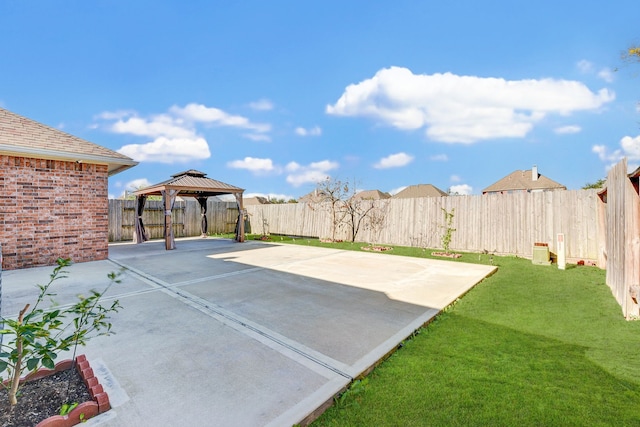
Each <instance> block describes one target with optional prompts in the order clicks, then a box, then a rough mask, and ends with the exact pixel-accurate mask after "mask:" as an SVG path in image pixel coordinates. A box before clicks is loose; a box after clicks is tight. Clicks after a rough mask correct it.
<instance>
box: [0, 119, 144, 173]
mask: <svg viewBox="0 0 640 427" xmlns="http://www.w3.org/2000/svg"><path fill="white" fill-rule="evenodd" d="M0 152H1V153H5V154H9V155H17V156H22V157H25V156H27V157H35V158H43V159H56V160H67V161H83V162H86V163H91V164H106V165H108V168H109V175H113V174H116V173H118V172H121V171H123V170H125V169H128V168H130V167H133V166H135V165H137V164H138V162H136V161H134V160H132V159H131V158H129V157H127V156H125V155H123V154H120V153H117V152H115V151H112V150H110V149H108V148H105V147H102V146H100V145H98V144H94V143H93V142H89V141H86V140H84V139H82V138H78V137H76V136H73V135H70V134H68V133H66V132H63V131H61V130H58V129H54V128H52V127H49V126H47V125H44V124H42V123H39V122H36V121H35V120H31V119H28V118H26V117H23V116H20V115H18V114H15V113H12V112H11V111H8V110H5V109H4V108H0Z"/></svg>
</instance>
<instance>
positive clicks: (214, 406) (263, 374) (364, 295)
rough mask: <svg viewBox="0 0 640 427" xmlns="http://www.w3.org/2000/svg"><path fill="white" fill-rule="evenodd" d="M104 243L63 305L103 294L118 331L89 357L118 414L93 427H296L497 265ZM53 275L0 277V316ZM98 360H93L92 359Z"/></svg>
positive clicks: (62, 296)
mask: <svg viewBox="0 0 640 427" xmlns="http://www.w3.org/2000/svg"><path fill="white" fill-rule="evenodd" d="M176 245H177V249H176V250H173V251H166V250H165V249H164V242H159V241H155V242H147V243H144V244H141V245H133V244H117V245H110V248H109V258H110V260H109V261H99V262H92V263H84V264H75V265H72V266H71V267H70V268H69V269H68V270H69V272H70V275H69V277H68V278H67V279H64V280H61V281H60V282H58V283H57V284H56V289H58V292H57V293H58V301H60V302H68V301H69V297H72V296H73V295H75V294H77V293H82V292H87V291H88V290H89V289H91V288H96V289H103V288H104V286H105V285H106V284H108V279H106V275H107V273H109V272H110V271H117V270H119V269H123V274H122V276H121V282H120V283H118V284H115V285H113V286H112V287H111V288H110V289H109V292H108V294H107V295H108V298H110V299H113V298H117V299H118V300H119V301H120V303H121V305H122V306H123V309H122V310H121V311H120V312H119V313H117V314H116V315H115V316H114V317H113V324H114V329H115V331H116V335H113V336H110V337H100V338H97V339H95V340H93V341H90V342H89V344H88V345H87V347H85V348H83V349H82V353H85V354H86V355H87V357H88V358H89V360H90V361H93V360H95V361H96V363H97V366H99V367H100V368H99V369H96V370H98V371H101V374H100V373H99V376H100V375H102V376H103V378H104V383H106V384H107V391H108V392H109V393H110V395H112V396H113V398H112V403H113V409H112V410H111V411H108V412H107V413H105V414H103V415H101V416H99V417H97V418H96V419H94V420H92V421H90V425H104V426H141V425H149V426H151V425H179V424H182V425H191V426H200V425H202V426H229V425H233V426H262V425H270V426H291V425H293V424H295V423H298V422H300V421H302V420H303V419H305V417H307V416H308V415H309V414H311V413H312V412H313V411H315V410H316V409H317V408H318V407H320V406H321V405H322V404H324V403H325V402H326V401H328V400H330V399H331V398H332V397H333V396H334V395H335V394H336V393H338V392H339V391H340V390H342V389H343V388H344V387H346V386H347V385H348V384H349V383H350V382H351V381H352V379H353V378H354V377H357V376H358V375H359V374H361V373H362V372H365V371H366V370H367V369H369V368H370V367H371V366H373V365H374V364H376V363H377V362H378V360H379V359H380V358H381V357H383V356H384V355H385V354H387V353H388V352H389V351H391V350H393V349H394V348H396V347H397V345H398V344H399V343H400V342H401V341H402V340H404V339H405V338H406V337H407V336H409V335H410V334H411V333H412V332H413V331H415V330H416V329H417V328H419V327H420V326H421V325H423V324H424V323H425V322H427V321H429V319H431V318H432V317H433V316H435V315H436V314H437V313H438V312H439V311H440V310H441V309H442V308H444V307H446V306H447V305H449V304H450V303H451V302H453V301H455V299H457V298H458V297H459V296H460V295H462V294H464V293H465V292H467V291H468V290H469V289H470V288H472V287H473V286H474V285H475V284H477V283H478V282H479V281H481V280H482V279H483V278H484V277H486V276H487V275H489V274H491V273H492V272H493V271H494V270H495V268H494V267H489V266H482V265H472V264H461V263H452V262H448V261H436V260H427V259H417V258H408V257H400V256H389V255H382V254H376V253H362V252H350V251H341V250H334V249H326V248H315V247H304V246H294V245H280V244H270V243H263V242H245V243H243V244H238V243H235V242H233V241H230V240H224V239H211V238H207V239H199V238H198V239H179V240H177V242H176ZM51 270H52V268H36V269H29V270H17V271H7V272H4V273H3V314H4V315H5V316H10V315H14V314H17V312H18V311H19V310H20V309H21V308H22V307H23V306H24V304H25V303H26V302H31V301H32V300H33V298H34V296H35V295H36V294H37V289H36V288H35V287H34V284H35V283H41V284H44V283H45V282H46V281H47V280H48V275H49V274H50V273H51ZM92 364H93V362H92Z"/></svg>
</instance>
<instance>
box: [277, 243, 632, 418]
mask: <svg viewBox="0 0 640 427" xmlns="http://www.w3.org/2000/svg"><path fill="white" fill-rule="evenodd" d="M274 240H275V241H278V240H280V239H279V238H276V239H274ZM281 241H282V242H287V241H289V242H291V243H296V244H311V245H314V246H327V247H334V248H340V249H351V248H353V249H354V250H359V249H360V246H361V244H350V243H340V244H319V243H318V242H317V241H316V240H309V239H296V240H295V242H293V241H291V240H289V239H286V238H285V239H283V240H281ZM429 252H430V251H428V250H423V249H420V248H401V247H395V248H394V250H393V251H390V252H388V253H381V254H379V255H378V256H396V255H407V256H420V257H429V258H430V255H429ZM460 261H462V262H473V263H483V264H488V263H490V262H492V263H493V264H494V265H497V266H498V271H497V273H496V274H494V275H493V276H491V277H489V278H487V279H486V280H484V281H483V282H481V283H480V284H479V285H478V286H476V287H475V288H474V289H472V290H471V291H470V292H469V293H468V294H467V295H466V296H464V297H463V298H462V299H461V300H460V301H459V302H458V303H456V304H455V305H454V306H452V307H450V308H449V309H447V310H446V311H445V312H444V313H441V314H440V315H439V316H438V317H437V318H436V319H435V320H434V322H432V323H431V324H429V325H428V326H427V327H425V328H423V329H422V330H420V331H419V333H418V334H417V335H416V336H415V337H414V338H412V339H411V340H408V341H406V342H405V343H404V346H403V348H401V349H400V350H398V351H397V352H395V353H394V354H393V355H392V356H391V357H390V358H389V359H388V360H387V361H385V362H384V363H383V364H381V365H380V366H379V367H377V368H376V369H375V370H374V371H373V372H372V373H371V374H370V375H369V377H368V378H367V379H366V381H365V382H357V383H356V384H355V387H354V389H352V390H350V391H347V392H346V395H345V396H342V397H341V398H340V399H336V403H335V404H334V405H333V406H332V407H331V408H330V409H329V410H327V412H325V413H324V414H323V415H322V416H321V417H320V418H319V419H318V420H316V422H315V423H314V424H313V425H314V426H341V427H342V426H364V425H375V426H399V425H402V426H409V425H411V426H423V425H443V426H444V425H447V426H450V425H491V426H514V425H518V426H540V425H593V426H595V425H619V426H623V425H640V322H627V321H625V320H624V318H623V316H622V312H621V309H620V307H619V306H618V304H617V303H616V302H615V300H614V298H613V296H612V294H611V291H610V290H609V288H608V287H607V286H606V284H605V272H604V271H603V270H600V269H598V268H596V267H585V266H579V267H578V266H574V265H569V266H568V268H567V270H558V269H557V268H556V266H555V265H552V266H539V265H533V264H532V263H531V261H530V260H527V259H521V258H515V257H491V256H490V255H486V254H485V255H478V254H463V256H462V258H460V259H458V260H457V261H450V262H460Z"/></svg>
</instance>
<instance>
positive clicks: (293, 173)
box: [285, 160, 339, 187]
mask: <svg viewBox="0 0 640 427" xmlns="http://www.w3.org/2000/svg"><path fill="white" fill-rule="evenodd" d="M338 166H339V164H338V163H337V162H333V161H330V160H322V161H320V162H313V163H310V164H309V165H307V166H303V165H301V164H299V163H297V162H289V163H288V164H287V165H286V166H285V170H286V171H287V172H289V175H287V182H288V183H289V184H291V185H293V186H294V187H300V186H301V185H303V184H308V183H313V184H316V183H318V182H320V181H322V180H324V179H326V178H327V177H328V176H329V174H328V173H327V172H329V171H330V170H333V169H336V168H338Z"/></svg>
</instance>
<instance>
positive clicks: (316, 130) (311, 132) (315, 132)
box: [295, 126, 322, 136]
mask: <svg viewBox="0 0 640 427" xmlns="http://www.w3.org/2000/svg"><path fill="white" fill-rule="evenodd" d="M295 132H296V135H300V136H320V135H322V129H320V127H319V126H315V127H313V128H311V129H305V128H303V127H297V128H296V131H295Z"/></svg>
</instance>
